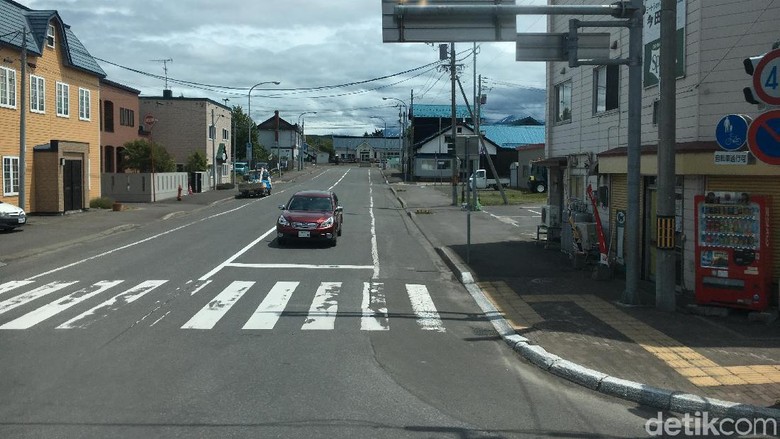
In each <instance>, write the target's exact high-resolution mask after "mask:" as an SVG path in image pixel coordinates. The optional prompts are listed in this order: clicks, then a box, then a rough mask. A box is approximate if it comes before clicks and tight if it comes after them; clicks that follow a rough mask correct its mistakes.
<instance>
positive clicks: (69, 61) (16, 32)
mask: <svg viewBox="0 0 780 439" xmlns="http://www.w3.org/2000/svg"><path fill="white" fill-rule="evenodd" d="M52 20H54V21H55V22H56V24H57V25H58V26H57V27H58V28H59V29H60V34H59V35H57V36H56V40H57V41H58V42H59V43H61V44H62V48H63V53H64V54H65V55H66V56H65V64H66V65H67V66H69V67H72V68H74V69H78V70H83V71H85V72H88V73H92V74H94V75H96V76H99V77H101V78H104V77H105V76H106V72H104V71H103V69H102V68H100V66H99V65H98V63H97V61H95V58H93V57H92V55H90V54H89V52H88V51H87V49H86V48H85V47H84V45H83V44H81V41H79V39H78V38H77V37H76V34H74V33H73V31H72V30H71V29H70V26H68V25H67V24H65V23H63V22H62V18H60V15H59V14H58V13H57V11H54V10H32V9H30V8H28V7H26V6H22V5H20V4H19V3H16V2H14V1H11V0H0V46H7V47H11V48H14V49H16V50H21V48H22V34H21V30H22V29H25V31H26V32H27V44H26V46H27V51H28V52H30V53H31V54H34V55H37V56H41V55H42V54H43V48H44V46H45V45H46V33H47V30H48V28H49V23H50V22H51V21H52Z"/></svg>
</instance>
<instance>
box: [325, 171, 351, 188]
mask: <svg viewBox="0 0 780 439" xmlns="http://www.w3.org/2000/svg"><path fill="white" fill-rule="evenodd" d="M347 174H349V169H347V172H345V173H344V175H342V176H341V178H339V179H338V180H337V181H336V182H335V183H333V186H331V187H329V188H328V190H329V191H332V190H333V188H334V187H336V185H337V184H339V183H341V180H343V179H344V177H346V176H347Z"/></svg>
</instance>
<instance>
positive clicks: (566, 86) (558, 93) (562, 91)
mask: <svg viewBox="0 0 780 439" xmlns="http://www.w3.org/2000/svg"><path fill="white" fill-rule="evenodd" d="M567 90H568V110H569V115H568V117H566V114H564V111H563V110H564V109H565V108H567V107H566V104H567V102H565V100H566V99H567V93H566V92H567ZM571 92H572V80H571V79H569V80H566V81H563V82H561V83H559V84H557V85H556V86H555V123H557V124H560V123H569V122H571V117H572V109H571Z"/></svg>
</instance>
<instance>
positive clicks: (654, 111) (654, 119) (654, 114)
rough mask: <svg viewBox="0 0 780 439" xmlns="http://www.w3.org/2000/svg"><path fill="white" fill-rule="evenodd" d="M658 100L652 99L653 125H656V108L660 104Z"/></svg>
mask: <svg viewBox="0 0 780 439" xmlns="http://www.w3.org/2000/svg"><path fill="white" fill-rule="evenodd" d="M660 102H661V101H659V100H658V99H656V100H654V101H653V126H656V125H658V108H659V105H660Z"/></svg>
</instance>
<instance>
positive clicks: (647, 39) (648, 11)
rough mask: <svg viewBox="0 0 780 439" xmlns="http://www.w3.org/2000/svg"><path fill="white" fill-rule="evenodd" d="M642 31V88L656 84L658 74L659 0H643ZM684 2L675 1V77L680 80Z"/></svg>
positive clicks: (683, 43) (683, 62)
mask: <svg viewBox="0 0 780 439" xmlns="http://www.w3.org/2000/svg"><path fill="white" fill-rule="evenodd" d="M644 3H645V14H644V20H643V21H644V29H643V31H642V46H643V47H644V54H645V56H644V57H643V58H642V62H643V63H644V67H643V70H644V75H643V76H644V82H643V84H644V86H645V87H650V86H653V85H656V84H658V78H659V77H660V76H661V72H660V57H661V0H645V2H644ZM685 4H686V1H685V0H677V24H676V26H675V29H677V36H676V41H677V47H676V49H677V50H676V55H675V59H676V62H675V69H674V72H675V76H676V77H677V78H681V77H683V76H685V19H686V17H687V16H686V8H685Z"/></svg>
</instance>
